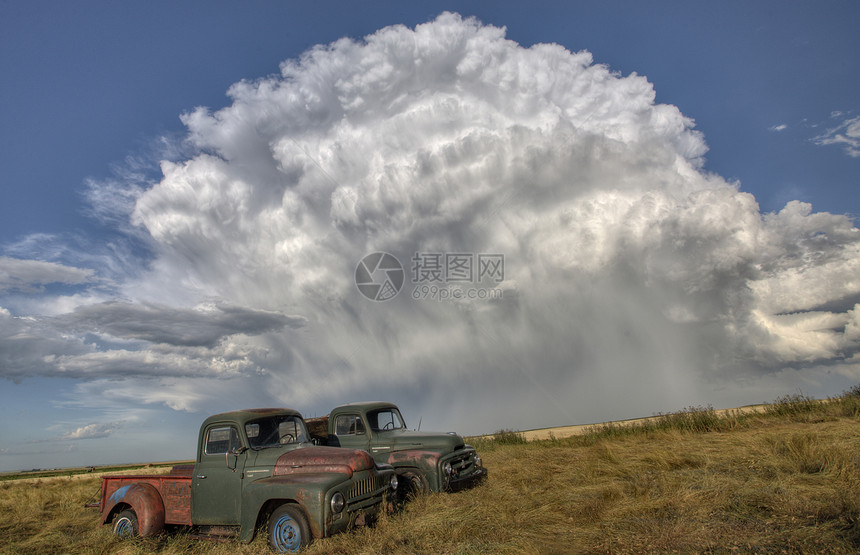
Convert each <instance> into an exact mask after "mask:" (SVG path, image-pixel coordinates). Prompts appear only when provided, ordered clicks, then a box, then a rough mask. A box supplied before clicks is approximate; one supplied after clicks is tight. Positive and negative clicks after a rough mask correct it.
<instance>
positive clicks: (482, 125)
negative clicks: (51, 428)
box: [0, 13, 860, 432]
mask: <svg viewBox="0 0 860 555" xmlns="http://www.w3.org/2000/svg"><path fill="white" fill-rule="evenodd" d="M228 94H229V97H230V104H229V105H228V106H226V107H224V108H221V109H219V110H216V111H212V110H210V109H208V108H204V107H200V108H197V109H194V110H192V111H190V112H188V113H186V114H184V115H183V116H182V121H183V122H184V124H185V125H186V127H187V129H188V134H187V137H186V144H185V145H184V148H185V151H187V150H189V149H190V150H192V151H193V153H192V154H191V155H188V156H186V157H184V158H182V159H174V160H170V161H164V162H162V163H161V172H162V178H161V179H160V180H159V181H158V182H157V183H153V184H151V186H149V187H148V188H145V189H140V188H139V184H135V185H134V187H135V188H134V194H133V195H131V194H129V195H125V196H122V197H121V198H119V199H118V200H117V199H114V200H111V198H112V197H111V194H112V193H111V192H112V191H113V192H116V191H119V190H120V189H118V188H117V184H116V183H115V182H111V183H110V184H105V185H104V187H103V188H102V189H99V186H98V184H91V189H92V192H91V195H90V198H91V199H93V200H94V202H103V203H105V206H109V207H111V208H112V209H114V210H115V209H116V207H118V206H125V207H127V210H128V213H127V218H126V221H125V223H123V225H124V226H125V225H128V224H129V223H130V224H131V225H133V226H134V229H135V230H136V231H135V233H136V234H139V235H141V236H145V237H146V240H147V241H148V248H149V249H150V250H151V255H152V259H151V260H148V261H147V264H146V265H145V268H144V269H142V270H141V271H139V272H137V273H135V274H134V275H129V276H128V277H127V278H126V279H125V280H124V281H123V282H122V283H120V284H119V285H118V286H117V292H116V294H117V296H118V297H119V298H122V299H123V300H122V301H119V300H110V299H108V300H105V299H102V298H100V299H99V300H98V302H93V301H87V302H84V301H80V303H79V305H78V306H75V307H72V308H70V309H69V310H67V311H66V312H64V313H63V314H62V315H59V316H52V317H51V318H52V319H49V318H40V317H38V316H36V315H34V316H32V318H31V319H24V318H25V315H21V314H19V315H15V316H13V315H12V314H11V313H9V312H8V311H6V312H5V313H0V324H2V325H3V326H4V327H3V328H2V329H3V330H4V331H3V333H4V337H3V338H2V341H3V345H15V341H22V342H26V346H24V347H21V350H27V349H32V350H33V352H38V353H41V354H43V356H41V357H40V358H38V365H36V366H34V367H33V368H34V369H33V370H30V371H32V372H38V373H40V374H43V375H46V374H51V373H54V374H55V375H62V374H63V373H66V372H71V373H72V374H74V375H75V376H80V377H86V376H88V375H90V376H93V377H102V378H104V377H128V376H127V375H126V374H125V372H126V371H128V369H134V368H136V369H137V370H136V371H134V373H135V375H137V376H141V375H146V376H150V377H155V378H157V379H163V380H168V379H170V380H171V382H170V383H171V387H172V388H176V389H175V390H178V391H183V390H188V391H189V394H190V396H189V398H188V399H186V400H184V401H183V400H178V399H175V398H172V397H171V398H170V399H168V398H167V397H165V396H164V395H162V396H161V397H159V394H156V393H154V392H150V393H149V394H148V398H150V399H157V400H156V401H153V402H163V403H165V404H168V405H169V406H171V407H174V408H181V409H184V410H202V409H203V408H205V407H208V406H209V405H210V404H212V403H213V399H217V398H218V397H219V396H223V395H224V394H226V392H227V391H228V390H230V389H231V388H236V387H237V383H236V382H235V381H234V380H232V379H228V378H235V377H236V376H237V375H242V374H243V373H245V374H248V375H253V376H256V377H255V379H254V380H251V381H248V382H246V383H247V385H246V387H248V388H257V389H258V393H257V394H256V395H257V396H256V397H254V395H255V394H254V393H253V392H249V391H246V392H245V393H246V394H247V395H248V396H249V397H250V398H256V399H259V400H260V402H261V404H263V402H265V401H268V400H270V399H272V400H277V401H279V402H281V403H283V404H286V405H293V406H297V407H299V408H308V407H315V408H316V407H318V408H319V410H320V411H323V410H325V408H326V404H327V403H330V402H333V401H351V400H359V399H363V398H370V397H372V398H391V399H395V400H401V401H404V402H406V401H408V402H409V403H411V404H412V406H413V407H415V409H414V410H415V413H423V414H430V413H435V414H436V416H435V418H436V422H437V423H438V424H439V425H445V426H448V425H453V424H454V423H456V422H462V421H464V420H466V419H469V421H470V423H469V425H468V426H466V427H465V428H466V429H465V431H467V432H476V431H493V430H496V429H500V428H503V427H517V428H527V427H530V426H531V427H534V426H539V425H547V424H552V423H571V422H572V421H578V422H583V421H596V420H598V419H601V418H610V417H625V416H637V415H641V414H648V413H650V412H653V411H656V410H671V409H675V408H680V406H683V404H686V403H692V402H696V401H697V400H706V401H710V400H712V399H714V392H716V391H721V390H725V389H727V388H728V389H729V390H730V393H728V394H726V395H727V396H728V397H726V398H729V397H731V395H735V397H734V399H735V400H742V401H746V400H747V399H745V398H743V396H742V395H741V393H742V390H743V388H744V384H751V383H756V381H757V380H762V379H765V380H766V379H767V377H768V376H775V375H782V376H785V375H786V373H789V374H791V375H792V376H795V377H797V379H799V380H804V379H806V380H810V381H811V382H815V381H820V380H821V379H823V378H822V376H823V375H825V374H826V373H827V372H830V371H831V370H832V371H835V372H836V373H838V374H840V375H844V376H850V377H852V378H854V379H856V378H858V377H860V366H858V360H857V353H858V350H860V316H858V310H857V303H858V302H860V278H858V277H857V276H858V275H860V272H859V271H858V270H860V232H858V230H857V228H855V227H854V223H853V221H852V220H851V219H850V218H849V217H848V216H843V215H834V214H829V213H816V212H814V211H813V209H812V207H811V206H810V205H808V204H805V203H802V202H797V201H793V202H790V203H788V204H787V205H786V206H785V207H784V208H783V209H782V210H780V211H778V212H774V213H767V214H763V213H761V211H760V209H759V206H758V204H757V203H756V199H755V198H754V197H753V196H752V195H750V194H748V193H745V192H743V190H742V189H741V184H739V183H735V182H728V181H726V180H725V179H723V178H722V177H721V176H719V175H714V174H711V173H708V172H706V171H704V170H703V167H704V157H705V155H706V153H707V146H706V143H705V138H704V136H703V135H702V133H700V132H699V131H697V130H696V129H695V128H694V122H693V121H692V120H691V119H689V118H687V117H685V116H684V115H683V114H682V113H681V111H680V110H679V109H678V108H677V107H675V106H671V105H665V104H658V103H656V102H655V91H654V88H653V86H652V85H651V83H649V82H648V80H647V79H646V78H645V77H643V76H639V75H636V74H631V75H627V76H621V75H618V74H616V73H613V71H612V70H611V68H608V67H606V66H604V65H601V64H598V63H595V62H594V60H593V58H592V55H591V54H590V53H589V52H586V51H581V52H570V51H568V50H566V49H565V48H563V47H562V46H560V45H556V44H537V45H534V46H531V47H529V48H525V47H523V46H520V45H519V44H517V43H515V42H513V41H510V40H507V39H506V38H505V30H504V29H501V28H497V27H493V26H489V25H483V24H481V23H480V22H479V21H477V20H474V19H463V18H461V17H460V16H458V15H456V14H449V13H446V14H443V15H441V16H439V17H438V18H437V19H435V20H434V21H432V22H429V23H427V24H424V25H419V26H417V27H416V28H415V29H409V28H406V27H404V26H392V27H387V28H385V29H381V30H380V31H378V32H376V33H375V34H373V35H370V36H367V37H365V38H364V39H361V40H355V39H347V38H345V39H341V40H339V41H337V42H334V43H332V44H329V45H320V46H316V47H314V48H312V49H310V50H308V51H307V52H306V53H305V54H303V55H302V56H301V57H300V58H299V59H294V60H287V61H285V62H283V63H282V65H281V68H280V74H278V75H273V76H269V77H266V78H263V79H259V80H255V81H241V82H239V83H236V84H235V85H233V86H232V87H231V88H230V90H229V92H228ZM842 135H844V136H847V135H846V134H845V133H843V134H842ZM834 136H835V135H834ZM842 142H845V141H842ZM117 194H118V193H117ZM106 211H107V210H99V209H98V207H96V208H94V212H95V213H102V212H106ZM374 252H387V253H390V254H391V255H393V256H394V257H396V258H397V259H398V260H399V261H400V263H401V264H402V266H403V269H404V275H405V284H404V286H403V289H402V290H401V291H400V292H399V294H398V295H397V296H396V297H394V298H392V299H390V300H386V301H384V302H375V301H372V300H368V299H367V298H365V297H364V296H363V295H362V294H361V292H360V291H359V290H358V288H357V287H356V285H355V282H354V276H355V270H356V266H357V264H358V263H359V261H360V260H361V259H362V258H363V257H364V256H365V255H367V254H369V253H374ZM426 254H437V255H442V256H443V258H442V259H443V260H444V255H466V256H467V257H468V256H471V257H472V258H471V260H473V261H477V260H478V259H479V257H480V256H481V255H501V256H503V257H504V275H503V276H495V277H497V278H498V277H501V279H485V280H480V279H478V276H477V275H476V274H475V275H473V276H472V279H471V280H468V279H467V280H464V281H459V282H455V281H454V280H445V279H444V276H443V277H442V279H440V280H438V281H434V282H430V281H427V280H424V279H422V276H421V275H420V272H418V270H419V269H420V268H416V264H417V262H416V261H421V260H422V256H423V255H426ZM476 267H477V266H476ZM43 269H44V268H43ZM375 275H376V277H378V276H379V274H375ZM91 278H92V276H91V275H90V274H89V273H87V272H85V271H78V272H72V273H71V274H69V275H68V276H66V277H64V275H61V274H57V277H55V278H52V279H58V280H59V279H64V280H78V281H77V282H76V283H80V282H83V281H86V280H89V279H91ZM4 279H5V282H6V283H7V284H8V283H13V282H12V281H11V280H12V278H4ZM13 284H14V283H13ZM425 286H426V289H425ZM431 286H432V287H434V288H435V289H431ZM7 287H9V285H7ZM16 287H18V286H16ZM463 288H465V289H464V291H465V290H467V289H468V290H473V291H477V290H485V291H486V290H492V293H487V294H486V295H485V296H484V297H483V298H482V297H480V295H478V294H476V295H475V296H474V297H473V298H469V297H468V296H467V295H464V296H463V298H457V299H453V298H451V297H452V296H453V295H452V291H453V289H463ZM441 289H445V291H446V295H448V297H447V298H445V299H441V298H440V297H439V296H438V295H437V296H436V297H435V298H434V297H432V296H431V297H428V295H427V293H428V292H430V291H431V290H433V291H436V292H437V293H438V292H439V291H441ZM127 299H130V300H128V301H127ZM213 299H214V301H213ZM66 300H68V299H66ZM57 302H60V300H58V301H57ZM207 303H209V304H207ZM43 328H44V329H47V330H48V331H47V332H44V331H40V330H43ZM61 330H65V331H66V332H69V331H70V332H71V334H72V335H71V337H69V336H63V337H60V335H61ZM88 335H92V336H97V338H98V341H96V340H93V339H87V336H88ZM33 338H39V339H33ZM40 341H41V343H42V344H41V346H37V345H34V344H33V343H38V342H40ZM111 341H114V342H115V343H114V344H112V343H111ZM31 342H32V343H31ZM122 342H128V345H124V344H120V343H122ZM58 343H61V344H63V345H64V347H63V348H62V349H56V346H57V344H58ZM22 345H23V343H22ZM5 352H6V351H5V350H4V353H5ZM49 352H50V353H53V354H52V355H49V354H48V353H49ZM4 356H8V355H4ZM6 364H9V363H6ZM35 368H38V370H36V369H35ZM10 369H13V371H10ZM142 369H143V370H142ZM822 369H824V370H822ZM26 374H27V370H26V369H25V365H23V363H21V362H20V361H18V362H17V363H15V364H14V365H10V366H7V365H4V375H6V376H7V377H10V376H14V377H19V378H20V377H22V376H25V375H26ZM201 377H205V378H206V379H207V381H206V384H207V389H206V390H205V392H204V393H201V392H200V391H196V392H194V391H191V390H193V387H188V383H189V382H182V381H181V380H189V379H199V378H201ZM213 378H214V379H216V381H211V380H212V379H213ZM218 378H224V379H223V384H224V385H223V388H219V387H218V386H217V383H218V381H217V379H218ZM177 380H180V381H179V382H177ZM128 383H133V382H128ZM183 384H184V385H183ZM102 385H103V386H104V388H105V390H107V389H108V388H110V389H112V390H116V388H117V387H118V386H117V384H116V383H115V382H108V381H95V382H90V383H89V384H85V385H84V386H81V387H87V388H90V389H92V388H94V387H96V386H98V387H101V386H102ZM240 387H241V386H240ZM442 400H444V401H442ZM755 400H761V399H755ZM443 402H444V404H445V405H446V406H447V407H450V410H449V411H448V412H447V413H446V414H445V415H441V414H439V411H438V410H434V409H433V407H434V406H435V407H438V406H439V405H440V403H443ZM476 407H477V408H478V409H479V410H476ZM460 428H462V426H460Z"/></svg>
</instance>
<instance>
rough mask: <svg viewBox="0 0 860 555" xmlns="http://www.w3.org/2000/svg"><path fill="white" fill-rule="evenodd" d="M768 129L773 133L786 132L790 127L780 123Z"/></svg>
mask: <svg viewBox="0 0 860 555" xmlns="http://www.w3.org/2000/svg"><path fill="white" fill-rule="evenodd" d="M768 129H769V130H771V131H785V130H786V129H788V126H787V125H786V124H784V123H780V124H779V125H772V126H770V127H768Z"/></svg>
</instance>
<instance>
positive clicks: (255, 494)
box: [239, 474, 348, 543]
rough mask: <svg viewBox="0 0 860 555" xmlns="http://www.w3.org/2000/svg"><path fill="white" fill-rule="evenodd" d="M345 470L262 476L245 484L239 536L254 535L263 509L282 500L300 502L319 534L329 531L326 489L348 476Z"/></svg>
mask: <svg viewBox="0 0 860 555" xmlns="http://www.w3.org/2000/svg"><path fill="white" fill-rule="evenodd" d="M347 479H348V478H347V477H346V476H345V475H343V474H297V475H292V476H273V477H270V478H262V479H260V480H256V481H254V482H252V483H250V484H248V485H246V486H245V491H244V494H243V496H242V522H241V530H240V532H239V540H240V541H242V542H246V543H247V542H250V541H251V540H252V539H254V531H255V529H256V527H257V523H258V520H259V518H260V516H261V515H260V513H261V512H262V511H263V510H264V509H274V507H276V506H278V505H279V504H280V503H297V504H298V505H300V506H301V508H302V510H303V511H304V512H305V515H307V517H308V524H310V528H311V533H312V534H313V536H314V537H315V538H321V537H323V536H324V535H325V524H326V516H327V515H326V507H327V503H326V492H328V491H329V490H330V489H332V488H333V487H334V486H335V485H337V484H339V483H341V482H343V481H345V480H347Z"/></svg>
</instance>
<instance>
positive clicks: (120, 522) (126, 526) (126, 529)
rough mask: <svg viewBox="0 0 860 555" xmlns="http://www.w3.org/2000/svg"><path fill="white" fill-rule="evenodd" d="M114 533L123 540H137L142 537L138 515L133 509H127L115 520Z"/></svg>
mask: <svg viewBox="0 0 860 555" xmlns="http://www.w3.org/2000/svg"><path fill="white" fill-rule="evenodd" d="M113 533H114V535H115V536H118V537H120V538H123V539H129V538H136V537H137V536H139V535H140V527H139V526H138V524H137V514H135V512H134V511H133V510H132V509H125V510H124V511H122V512H120V513H119V514H118V515H116V517H115V518H114V519H113Z"/></svg>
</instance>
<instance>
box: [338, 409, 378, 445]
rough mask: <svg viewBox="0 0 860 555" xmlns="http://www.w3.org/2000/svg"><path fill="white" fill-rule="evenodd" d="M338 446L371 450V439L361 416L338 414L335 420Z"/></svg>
mask: <svg viewBox="0 0 860 555" xmlns="http://www.w3.org/2000/svg"><path fill="white" fill-rule="evenodd" d="M334 433H335V435H336V436H337V440H338V443H337V444H338V446H340V447H348V448H350V449H361V450H363V451H368V450H369V449H370V437H369V435H368V433H367V427H366V426H365V425H364V421H363V420H362V419H361V415H360V414H357V413H356V414H338V415H337V416H335V419H334Z"/></svg>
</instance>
